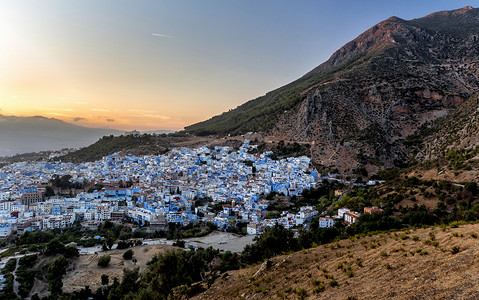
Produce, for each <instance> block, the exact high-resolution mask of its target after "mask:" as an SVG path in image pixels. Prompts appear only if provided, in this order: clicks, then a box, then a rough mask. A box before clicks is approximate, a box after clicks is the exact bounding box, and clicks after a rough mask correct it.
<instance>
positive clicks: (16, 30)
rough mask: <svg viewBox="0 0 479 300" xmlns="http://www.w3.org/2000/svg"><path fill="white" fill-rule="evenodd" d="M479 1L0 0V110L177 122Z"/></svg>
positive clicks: (106, 122) (110, 123) (84, 120)
mask: <svg viewBox="0 0 479 300" xmlns="http://www.w3.org/2000/svg"><path fill="white" fill-rule="evenodd" d="M467 5H472V6H473V7H478V6H479V1H460V0H449V1H442V0H429V1H409V0H406V1H397V0H381V1H367V0H365V1H357V0H350V1H342V0H317V1H306V0H304V1H301V0H294V1H293V0H291V1H283V0H230V1H225V0H201V1H193V0H183V1H178V0H168V1H162V0H154V1H145V0H134V1H131V0H102V1H98V0H82V1H64V0H42V1H38V0H15V1H12V0H0V114H3V115H15V116H38V115H41V116H45V117H50V118H57V119H61V120H64V121H67V122H70V123H74V124H78V125H82V126H88V127H108V128H116V129H121V130H133V129H137V130H155V129H170V130H179V129H182V128H183V127H184V126H187V125H190V124H193V123H196V122H199V121H202V120H205V119H208V118H210V117H212V116H214V115H217V114H221V113H222V112H224V111H228V110H229V109H233V108H235V107H237V106H238V105H241V104H242V103H244V102H246V101H248V100H251V99H254V98H256V97H259V96H262V95H264V94H265V93H267V92H269V91H271V90H273V89H276V88H278V87H281V86H282V85H285V84H287V83H289V82H291V81H293V80H295V79H298V78H299V77H301V76H302V75H304V74H305V73H307V72H308V71H310V70H311V69H313V68H314V67H316V66H318V65H319V64H321V63H322V62H324V61H326V60H327V59H328V58H329V57H330V56H331V55H332V54H333V52H334V51H335V50H337V49H339V48H340V47H341V46H342V45H344V44H345V43H347V42H349V41H350V40H352V39H354V38H355V37H356V36H358V35H359V34H361V33H362V32H364V31H365V30H367V29H368V28H370V27H372V26H373V25H375V24H376V23H378V22H380V21H382V20H384V19H387V18H389V17H391V16H398V17H400V18H403V19H407V20H408V19H413V18H419V17H422V16H425V15H427V14H429V13H432V12H435V11H440V10H451V9H457V8H461V7H464V6H467Z"/></svg>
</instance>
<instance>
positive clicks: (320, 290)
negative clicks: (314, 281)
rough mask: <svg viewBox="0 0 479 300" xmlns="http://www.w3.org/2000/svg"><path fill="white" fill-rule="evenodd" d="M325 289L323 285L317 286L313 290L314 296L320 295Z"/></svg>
mask: <svg viewBox="0 0 479 300" xmlns="http://www.w3.org/2000/svg"><path fill="white" fill-rule="evenodd" d="M324 289H325V286H324V284H323V283H321V284H319V285H318V286H316V287H315V288H314V289H313V293H315V294H319V293H321V292H322V291H324Z"/></svg>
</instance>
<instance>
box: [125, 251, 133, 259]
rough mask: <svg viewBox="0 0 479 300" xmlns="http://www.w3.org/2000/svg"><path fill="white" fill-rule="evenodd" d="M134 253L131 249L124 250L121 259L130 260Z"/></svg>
mask: <svg viewBox="0 0 479 300" xmlns="http://www.w3.org/2000/svg"><path fill="white" fill-rule="evenodd" d="M134 253H135V252H134V251H133V250H131V249H129V250H126V251H125V252H123V259H132V258H133V254H134Z"/></svg>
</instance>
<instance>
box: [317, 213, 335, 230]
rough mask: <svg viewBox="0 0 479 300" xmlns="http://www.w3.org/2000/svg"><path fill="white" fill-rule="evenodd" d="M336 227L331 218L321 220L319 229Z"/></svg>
mask: <svg viewBox="0 0 479 300" xmlns="http://www.w3.org/2000/svg"><path fill="white" fill-rule="evenodd" d="M333 226H334V220H333V218H331V217H330V216H326V217H321V218H319V228H330V227H333Z"/></svg>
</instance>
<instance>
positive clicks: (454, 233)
mask: <svg viewBox="0 0 479 300" xmlns="http://www.w3.org/2000/svg"><path fill="white" fill-rule="evenodd" d="M451 234H452V236H455V237H463V236H464V234H462V233H460V232H453V233H451Z"/></svg>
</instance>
